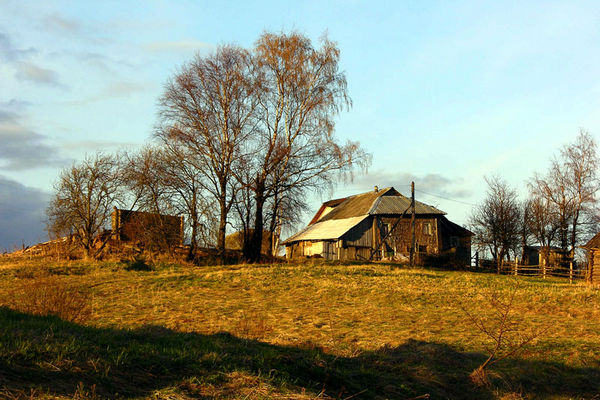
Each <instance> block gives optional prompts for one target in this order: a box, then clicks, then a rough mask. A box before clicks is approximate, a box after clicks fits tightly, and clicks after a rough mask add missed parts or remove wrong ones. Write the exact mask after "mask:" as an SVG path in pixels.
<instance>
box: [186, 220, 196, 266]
mask: <svg viewBox="0 0 600 400" xmlns="http://www.w3.org/2000/svg"><path fill="white" fill-rule="evenodd" d="M191 217H192V237H191V238H190V250H189V251H188V255H187V259H188V261H193V260H194V258H195V255H196V237H197V236H198V215H197V214H196V213H192V215H191Z"/></svg>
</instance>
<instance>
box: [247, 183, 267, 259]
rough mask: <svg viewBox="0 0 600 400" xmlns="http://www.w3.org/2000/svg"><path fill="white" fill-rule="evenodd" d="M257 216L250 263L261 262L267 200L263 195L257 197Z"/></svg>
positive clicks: (251, 241)
mask: <svg viewBox="0 0 600 400" xmlns="http://www.w3.org/2000/svg"><path fill="white" fill-rule="evenodd" d="M255 201H256V216H255V219H254V232H252V238H251V239H250V249H249V250H250V251H249V256H250V257H249V259H248V261H250V262H259V261H260V256H261V250H262V238H263V207H264V205H265V199H264V196H263V195H262V193H261V194H260V195H257V196H256V200H255Z"/></svg>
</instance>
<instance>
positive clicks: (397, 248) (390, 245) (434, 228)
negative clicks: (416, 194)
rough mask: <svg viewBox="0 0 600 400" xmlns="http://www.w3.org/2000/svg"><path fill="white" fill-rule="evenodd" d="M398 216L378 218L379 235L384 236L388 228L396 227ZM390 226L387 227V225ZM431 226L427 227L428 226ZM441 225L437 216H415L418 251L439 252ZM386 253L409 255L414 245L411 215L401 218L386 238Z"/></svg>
mask: <svg viewBox="0 0 600 400" xmlns="http://www.w3.org/2000/svg"><path fill="white" fill-rule="evenodd" d="M398 220H399V218H398V217H381V218H378V228H379V235H380V236H381V237H383V236H384V232H385V230H386V229H394V224H396V222H398ZM386 224H387V225H388V226H389V228H385V227H384V226H385V225H386ZM427 225H428V226H429V227H428V228H427V229H426V226H427ZM438 232H439V227H438V223H437V219H436V218H435V217H427V216H416V217H415V244H416V249H417V251H418V252H421V253H427V254H438V253H439V239H438ZM384 245H385V247H386V248H385V250H384V253H394V254H396V255H403V256H405V257H408V256H409V255H410V247H411V245H412V231H411V219H410V217H404V218H402V219H401V220H400V222H399V223H398V225H397V226H396V228H395V229H394V230H393V232H392V233H391V234H390V235H389V236H388V237H387V239H386V240H385V243H384Z"/></svg>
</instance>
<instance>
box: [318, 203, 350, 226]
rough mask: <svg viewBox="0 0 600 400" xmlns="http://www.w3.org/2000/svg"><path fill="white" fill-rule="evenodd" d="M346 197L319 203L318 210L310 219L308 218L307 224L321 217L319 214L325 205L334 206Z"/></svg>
mask: <svg viewBox="0 0 600 400" xmlns="http://www.w3.org/2000/svg"><path fill="white" fill-rule="evenodd" d="M346 199H347V197H344V198H342V199H333V200H329V201H326V202H325V203H323V204H321V207H320V208H319V211H317V213H316V214H315V215H314V216H313V217H312V219H311V220H310V222H309V223H308V224H309V225H312V224H314V223H315V222H317V221H318V220H319V218H321V214H323V211H325V209H326V208H327V207H336V206H338V205H339V204H341V203H343V202H344V201H345V200H346Z"/></svg>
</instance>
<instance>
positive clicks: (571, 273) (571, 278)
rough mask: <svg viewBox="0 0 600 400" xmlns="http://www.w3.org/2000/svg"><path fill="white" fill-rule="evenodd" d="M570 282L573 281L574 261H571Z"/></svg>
mask: <svg viewBox="0 0 600 400" xmlns="http://www.w3.org/2000/svg"><path fill="white" fill-rule="evenodd" d="M569 283H573V261H571V262H570V263H569Z"/></svg>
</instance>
